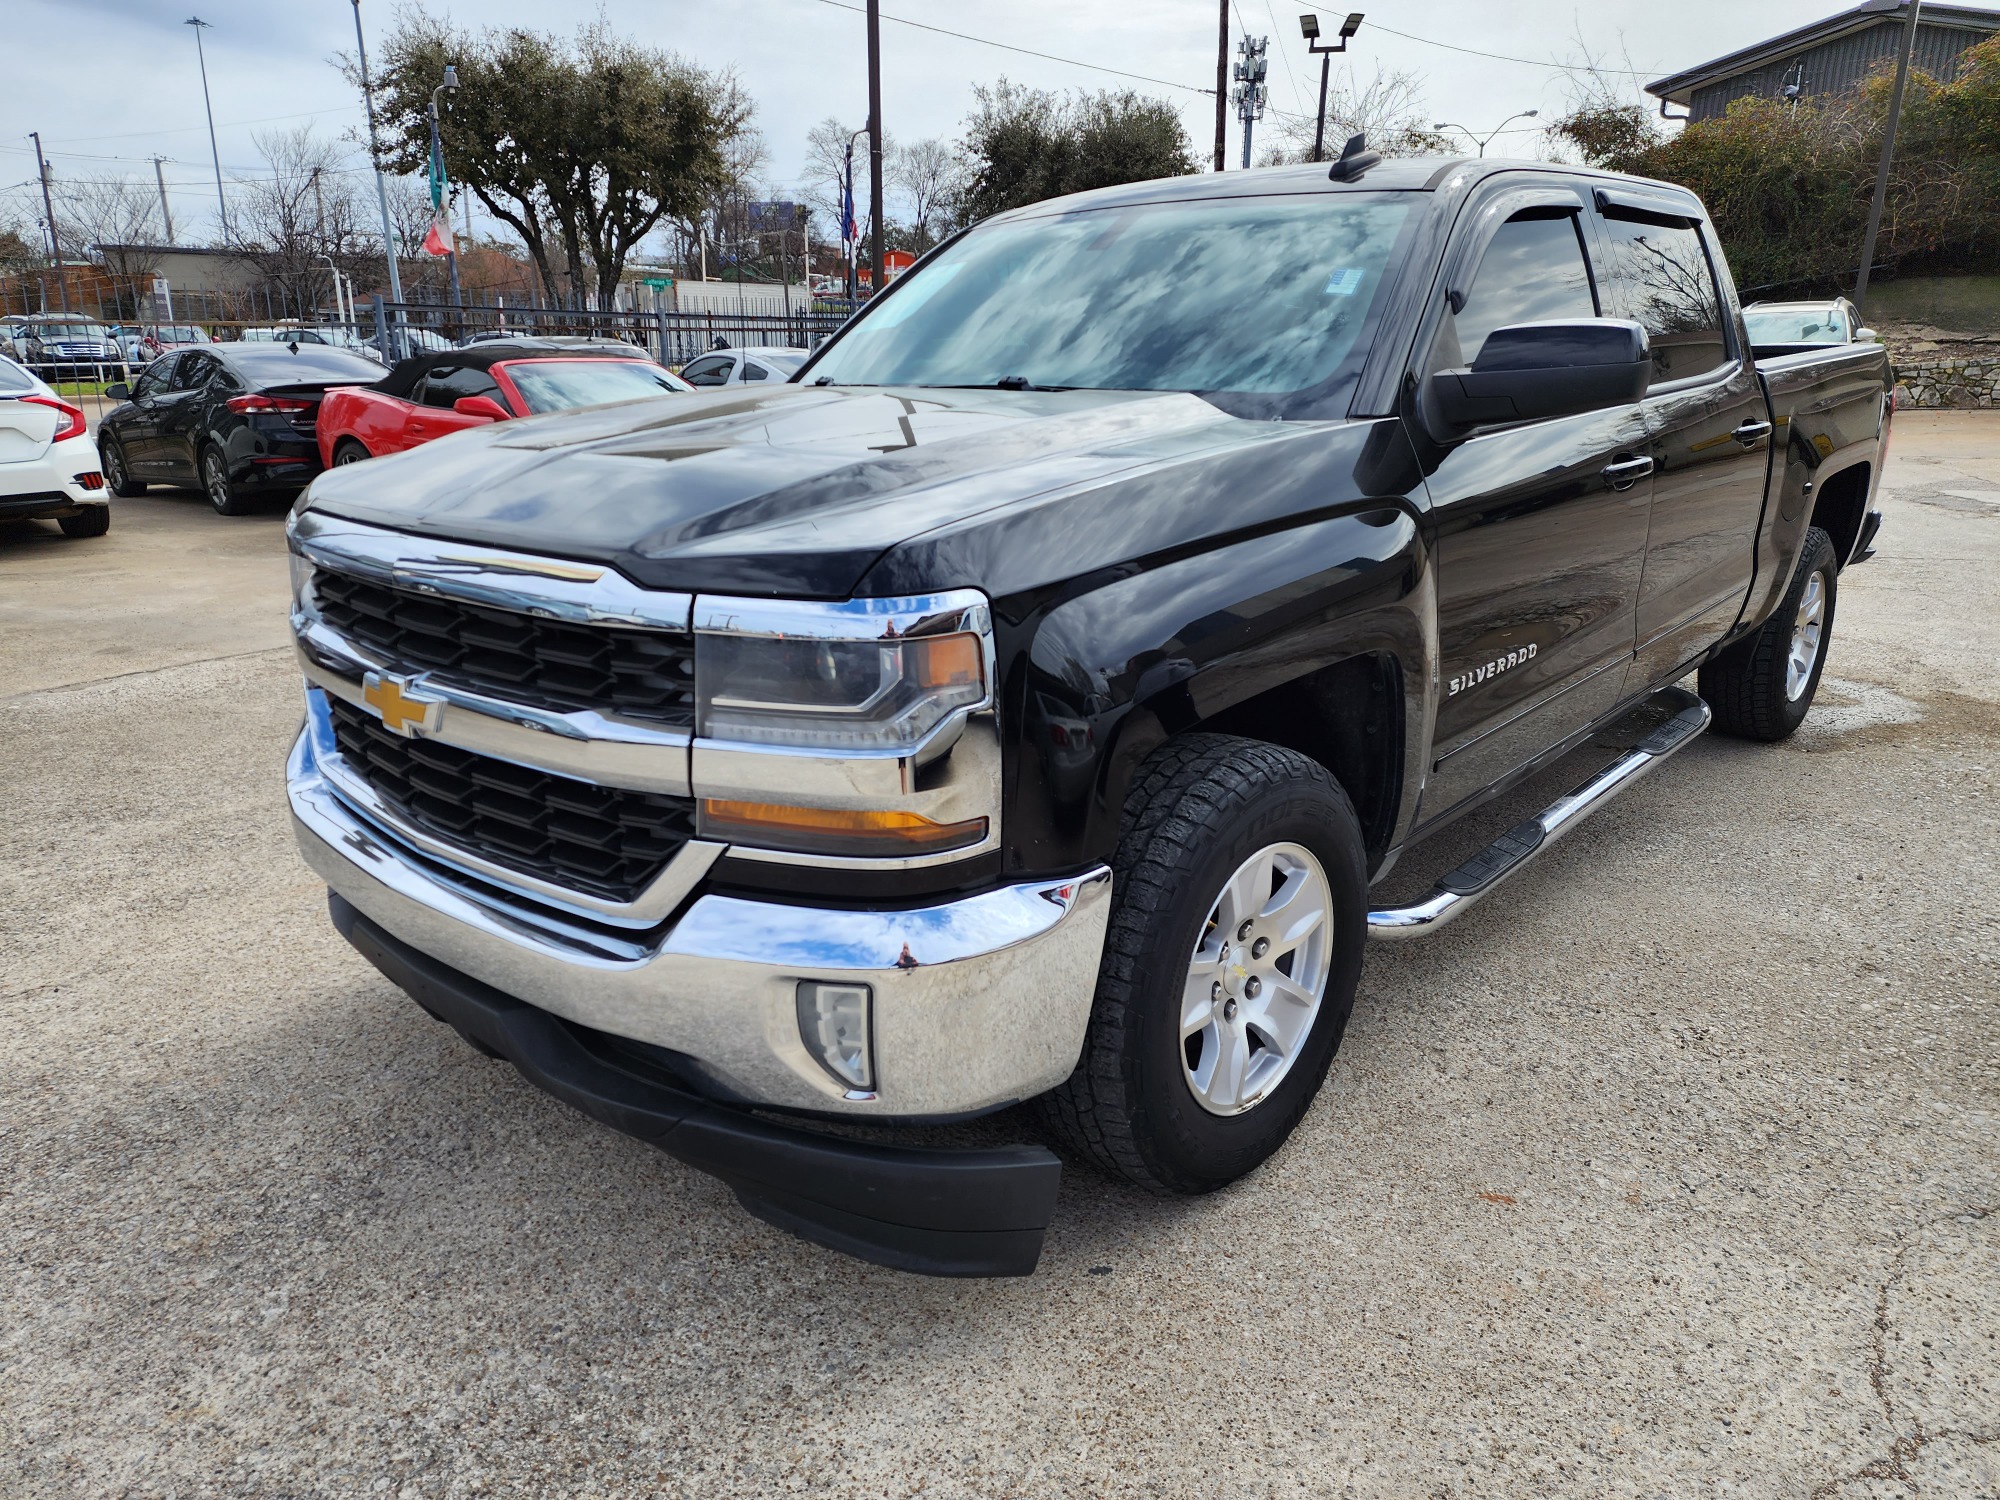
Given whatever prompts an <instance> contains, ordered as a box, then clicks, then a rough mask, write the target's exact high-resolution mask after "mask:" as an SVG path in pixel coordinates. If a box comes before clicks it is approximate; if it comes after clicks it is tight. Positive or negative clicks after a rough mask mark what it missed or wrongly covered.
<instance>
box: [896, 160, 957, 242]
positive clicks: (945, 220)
mask: <svg viewBox="0 0 2000 1500" xmlns="http://www.w3.org/2000/svg"><path fill="white" fill-rule="evenodd" d="M888 168H889V170H888V176H889V182H890V183H891V184H892V185H893V186H894V187H895V188H896V189H897V190H898V191H899V192H901V193H902V195H903V199H904V203H905V206H906V207H907V208H908V209H909V225H910V238H911V241H912V243H911V247H910V248H911V249H913V250H915V251H916V252H917V253H918V254H920V255H921V254H922V253H923V252H924V251H926V250H928V249H930V248H931V246H933V245H935V244H936V243H937V242H938V241H939V240H941V239H943V238H944V237H945V235H946V234H948V233H949V232H950V230H951V228H952V223H951V220H952V218H953V209H954V205H955V204H956V203H957V202H958V201H959V199H960V197H961V196H962V195H963V194H964V192H965V186H966V183H967V181H968V179H969V176H970V174H969V173H968V172H967V170H966V166H965V159H964V157H963V156H961V155H960V153H959V151H958V148H957V147H956V146H954V145H952V143H951V142H949V141H946V140H943V139H941V138H939V137H937V136H928V137H926V138H925V139H923V140H920V141H913V142H911V143H910V144H909V145H907V146H900V147H898V148H897V149H896V153H895V155H894V156H892V157H891V158H890V159H889V163H888Z"/></svg>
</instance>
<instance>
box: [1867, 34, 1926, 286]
mask: <svg viewBox="0 0 2000 1500" xmlns="http://www.w3.org/2000/svg"><path fill="white" fill-rule="evenodd" d="M1907 3H1908V4H1909V7H1910V21H1909V25H1908V26H1906V27H1905V28H1904V30H1903V50H1902V53H1901V54H1900V55H1899V56H1898V57H1897V59H1896V87H1895V88H1894V89H1893V90H1892V91H1891V92H1890V94H1889V125H1888V128H1887V129H1886V130H1885V131H1883V133H1882V165H1881V166H1879V167H1878V168H1876V170H1875V198H1874V201H1873V202H1871V203H1870V204H1869V205H1868V234H1867V237H1866V238H1865V239H1863V240H1862V241H1861V270H1860V272H1859V274H1857V275H1856V276H1855V278H1854V305H1855V306H1856V307H1859V308H1862V309H1863V310H1864V311H1865V310H1866V308H1867V303H1868V270H1869V267H1871V266H1873V265H1874V264H1875V236H1876V234H1877V233H1879V232H1880V230H1881V228H1882V205H1883V204H1884V203H1885V202H1887V201H1888V197H1889V167H1890V165H1891V164H1892V163H1893V162H1894V161H1895V159H1896V125H1897V123H1898V122H1899V121H1900V120H1901V118H1902V114H1903V85H1904V84H1906V83H1908V82H1909V81H1910V54H1911V53H1912V52H1914V51H1916V48H1917V11H1918V10H1919V9H1920V8H1921V0H1907Z"/></svg>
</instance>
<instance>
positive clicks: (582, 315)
mask: <svg viewBox="0 0 2000 1500" xmlns="http://www.w3.org/2000/svg"><path fill="white" fill-rule="evenodd" d="M850 311H851V310H850V309H849V308H848V307H847V306H846V305H845V304H844V303H841V302H829V301H825V300H820V301H817V302H815V303H814V304H813V305H812V307H810V308H802V309H800V310H799V311H797V312H794V313H791V314H789V315H787V314H784V313H777V314H756V313H748V314H746V313H736V312H640V311H636V310H635V311H612V312H606V311H601V310H598V309H595V308H562V307H498V306H496V307H453V306H440V305H438V304H436V303H421V302H389V301H386V300H382V299H377V300H376V302H375V304H374V308H373V317H372V318H369V319H364V320H363V322H362V324H361V325H359V326H354V325H347V326H348V327H350V328H351V329H352V337H353V338H355V339H357V340H365V341H366V342H368V343H370V344H372V345H374V347H375V348H376V349H377V350H378V351H379V352H380V353H381V354H382V355H383V356H384V357H386V358H388V359H390V360H391V361H392V362H393V361H394V360H396V359H400V358H403V357H405V356H406V355H408V354H411V353H415V352H418V351H420V350H424V349H442V348H447V347H451V346H454V345H461V344H467V343H472V342H475V341H476V342H484V341H486V340H489V339H495V338H534V337H566V338H597V339H616V340H619V341H622V342H624V343H628V344H631V345H633V346H635V347H637V348H640V349H644V350H645V351H646V352H647V353H648V354H650V355H652V356H653V358H655V359H657V360H659V361H660V363H661V364H664V365H668V366H672V367H675V368H678V367H679V366H681V365H684V364H686V363H687V362H688V361H689V360H691V359H694V358H695V357H696V356H698V355H702V354H706V353H708V352H709V351H710V350H711V349H717V348H725V347H726V348H732V349H743V348H755V347H760V346H761V347H770V346H775V347H778V348H785V349H816V348H818V347H819V345H820V344H822V343H824V342H825V341H826V339H827V338H828V337H829V336H830V335H832V334H833V333H834V331H835V330H836V329H838V328H839V327H840V325H841V324H843V323H845V322H846V321H847V319H848V317H849V315H850Z"/></svg>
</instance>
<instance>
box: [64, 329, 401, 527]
mask: <svg viewBox="0 0 2000 1500" xmlns="http://www.w3.org/2000/svg"><path fill="white" fill-rule="evenodd" d="M381 378H382V367H381V366H380V365H378V364H376V363H374V362H373V361H372V360H367V359H363V358H362V357H361V356H360V355H358V354H349V353H348V352H347V351H346V350H344V349H330V348H326V347H324V346H323V345H318V344H298V345H290V344H210V345H206V346H204V347H202V348H198V349H183V350H180V351H178V352H176V353H172V354H167V355H163V356H162V357H161V358H159V359H156V360H154V361H153V362H152V363H151V364H150V365H148V366H146V368H145V370H144V371H143V372H142V373H141V374H140V376H139V378H138V380H137V381H135V382H134V383H133V385H132V386H131V387H130V388H129V389H128V388H127V387H126V386H124V385H123V384H119V385H114V386H111V387H110V388H109V389H108V390H106V391H105V394H106V395H107V396H109V397H110V398H111V399H112V400H114V401H123V402H124V403H125V404H124V405H122V406H120V407H118V408H117V409H115V410H114V411H113V412H112V413H111V414H110V415H109V416H108V417H106V418H105V419H104V421H103V423H102V425H101V426H100V427H99V428H98V432H97V449H98V453H99V455H100V458H101V460H102V463H103V467H104V482H105V483H106V484H107V485H109V486H110V487H111V492H112V493H113V494H115V495H138V494H143V493H144V492H145V489H146V486H147V485H148V484H173V485H198V486H199V487H200V488H201V490H202V492H203V493H204V494H206V495H207V496H208V499H209V503H210V504H211V505H213V506H214V507H215V508H216V510H217V511H219V512H220V513H221V514H223V515H225V516H238V515H242V514H244V513H245V512H246V511H248V510H251V509H252V508H254V507H255V505H256V504H257V502H258V500H259V498H260V497H262V496H264V495H268V494H287V495H289V494H292V493H294V492H296V491H298V490H301V489H304V488H305V486H306V485H307V484H308V483H310V482H311V480H312V477H313V476H314V475H315V474H317V473H318V472H319V469H320V461H319V441H318V435H317V431H316V425H315V424H316V422H317V419H318V416H319V403H320V397H321V396H323V395H324V394H325V393H326V392H327V391H329V390H331V389H332V388H333V387H335V386H342V385H365V384H368V383H370V382H372V381H376V380H379V379H381Z"/></svg>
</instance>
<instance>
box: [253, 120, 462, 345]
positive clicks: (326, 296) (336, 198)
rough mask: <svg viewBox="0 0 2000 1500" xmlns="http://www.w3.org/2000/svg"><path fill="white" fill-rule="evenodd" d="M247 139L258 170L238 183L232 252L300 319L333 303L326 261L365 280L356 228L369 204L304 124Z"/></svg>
mask: <svg viewBox="0 0 2000 1500" xmlns="http://www.w3.org/2000/svg"><path fill="white" fill-rule="evenodd" d="M251 139H252V140H253V141H254V142H255V143H256V147H257V151H258V154H259V156H261V157H262V159H263V170H262V171H261V172H259V173H258V174H256V175H255V176H252V177H247V178H239V179H238V186H237V192H236V198H235V203H236V207H235V211H234V213H233V214H232V215H231V221H232V224H233V227H234V228H235V230H236V232H237V235H238V236H239V237H240V239H241V241H242V245H241V249H240V253H241V255H242V256H243V258H244V259H245V260H247V261H249V262H250V263H251V264H252V265H254V266H255V267H256V268H257V269H258V270H259V271H261V272H262V273H263V274H264V275H265V276H266V277H267V278H268V279H269V280H270V281H271V282H273V283H275V284H276V285H277V286H278V287H279V288H281V289H282V292H283V296H284V298H285V301H286V303H287V305H288V307H289V309H290V310H291V311H292V312H293V313H295V314H299V315H304V314H307V313H309V312H311V311H312V310H313V309H314V308H316V307H319V306H321V305H322V304H329V303H331V302H332V301H333V278H332V273H331V271H330V269H329V267H328V265H327V260H328V258H331V259H332V260H333V262H334V264H335V265H337V266H338V267H339V268H340V270H341V271H342V272H343V273H346V274H350V275H351V274H354V273H355V272H357V271H360V272H362V274H366V267H367V266H368V264H369V263H370V262H371V261H373V260H374V257H375V255H376V254H378V253H379V252H378V251H377V250H376V248H375V246H374V245H372V244H371V243H370V242H369V237H368V236H367V235H366V233H365V231H364V229H363V227H362V226H363V225H364V224H365V223H366V222H367V218H366V217H365V213H364V211H365V209H366V208H367V207H370V206H372V205H367V204H365V203H364V201H363V199H362V197H361V190H360V187H359V186H358V185H357V181H356V178H355V177H354V175H353V174H352V173H351V172H350V171H349V170H348V167H347V163H346V161H345V159H344V158H343V156H342V153H341V150H340V147H339V145H338V144H337V143H336V142H333V141H330V140H326V139H323V138H321V137H320V136H318V135H316V134H315V133H314V131H313V129H312V127H311V126H309V125H308V126H301V127H300V128H298V129H296V130H275V131H267V132H260V133H258V134H256V135H254V136H252V137H251ZM392 201H393V199H392ZM426 223H428V218H426ZM418 233H419V237H421V234H422V231H421V230H420V231H419V232H418Z"/></svg>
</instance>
